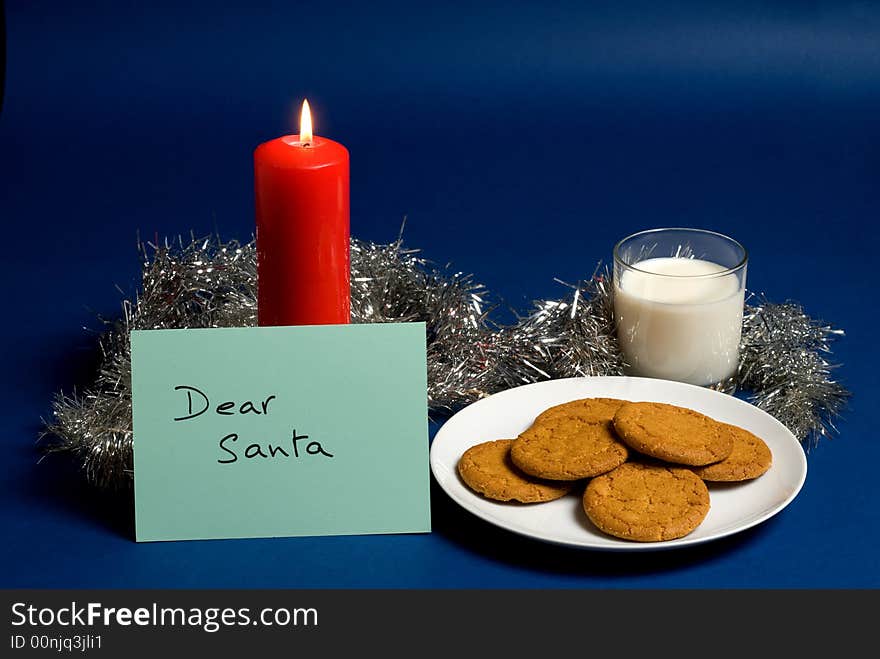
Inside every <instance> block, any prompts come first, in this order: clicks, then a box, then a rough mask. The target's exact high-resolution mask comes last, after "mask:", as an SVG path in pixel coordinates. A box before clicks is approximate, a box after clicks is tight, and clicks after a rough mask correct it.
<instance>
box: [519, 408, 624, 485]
mask: <svg viewBox="0 0 880 659" xmlns="http://www.w3.org/2000/svg"><path fill="white" fill-rule="evenodd" d="M628 456H629V451H628V450H627V448H626V445H625V444H623V443H622V442H621V441H620V440H619V439H618V437H617V435H616V434H615V432H614V428H613V426H612V425H611V422H610V421H605V422H601V421H600V422H588V421H582V420H580V419H578V418H576V417H574V418H572V417H566V416H558V417H551V418H549V419H547V420H544V421H535V423H533V424H532V426H531V427H530V428H528V429H527V430H526V431H524V432H523V433H522V434H520V436H519V437H517V438H516V439H515V440H514V442H513V445H512V446H511V447H510V458H511V460H513V463H514V464H515V465H516V466H517V467H519V468H520V469H521V470H523V471H524V472H525V473H527V474H531V475H532V476H536V477H538V478H549V479H552V480H563V481H570V480H579V479H581V478H589V477H591V476H597V475H599V474H604V473H605V472H606V471H610V470H611V469H614V468H615V467H616V466H618V465H620V464H623V463H624V462H626V459H627V457H628Z"/></svg>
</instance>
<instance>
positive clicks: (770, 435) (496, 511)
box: [431, 377, 807, 551]
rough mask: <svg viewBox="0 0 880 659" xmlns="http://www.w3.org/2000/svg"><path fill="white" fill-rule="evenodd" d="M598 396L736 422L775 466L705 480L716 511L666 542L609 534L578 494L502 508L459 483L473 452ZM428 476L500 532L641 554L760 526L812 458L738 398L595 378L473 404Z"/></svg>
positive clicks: (451, 426)
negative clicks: (736, 479) (552, 410)
mask: <svg viewBox="0 0 880 659" xmlns="http://www.w3.org/2000/svg"><path fill="white" fill-rule="evenodd" d="M595 396H602V397H606V398H620V399H624V400H632V401H655V402H660V403H671V404H674V405H681V406H683V407H689V408H691V409H694V410H697V411H699V412H702V413H704V414H707V415H708V416H711V417H713V418H715V419H718V420H719V421H724V422H726V423H732V424H735V425H738V426H740V427H742V428H745V429H746V430H749V431H751V432H753V433H755V434H756V435H758V436H759V437H761V438H762V439H763V440H764V441H765V442H766V443H767V445H768V446H769V447H770V450H771V451H772V452H773V465H772V466H771V467H770V469H769V470H768V471H767V472H766V473H765V474H764V475H763V476H761V477H760V478H757V479H754V480H751V481H746V482H742V483H723V484H722V483H716V484H713V483H708V484H707V485H708V486H709V497H710V504H711V506H710V509H709V513H708V515H706V519H704V520H703V523H702V524H700V526H698V527H697V528H696V529H695V530H694V531H692V532H691V533H690V534H688V535H686V536H685V537H683V538H678V539H676V540H666V541H663V542H631V541H627V540H621V539H618V538H614V537H611V536H609V535H605V534H604V533H602V532H601V531H599V530H598V529H597V528H596V527H595V526H593V524H592V523H591V522H590V521H589V519H588V518H587V516H586V515H585V514H584V511H583V508H582V507H581V496H580V494H581V493H580V492H577V491H576V492H574V493H572V494H569V495H568V496H565V497H563V498H561V499H557V500H556V501H549V502H544V503H537V504H517V503H501V502H496V501H491V500H489V499H486V498H484V497H482V496H480V495H478V494H476V493H475V492H473V491H472V490H470V489H469V488H468V487H467V486H466V485H465V484H464V483H463V482H462V480H461V478H460V477H459V475H458V470H457V468H456V466H457V464H458V459H459V457H461V454H462V453H464V451H465V450H466V449H467V448H468V447H470V446H473V445H474V444H479V443H481V442H484V441H488V440H492V439H513V438H515V437H516V436H517V435H518V434H519V433H520V432H522V431H523V430H525V429H526V428H527V427H528V426H529V425H530V424H531V423H532V421H533V420H534V418H535V417H536V416H537V415H538V414H539V413H540V412H541V411H542V410H544V409H546V408H548V407H550V406H552V405H556V404H558V403H564V402H566V401H569V400H575V399H578V398H589V397H595ZM431 471H432V472H433V474H434V478H436V479H437V482H438V483H439V484H440V487H442V488H443V489H444V490H445V491H446V493H447V494H448V495H449V496H450V497H452V499H453V500H454V501H455V502H456V503H458V504H459V505H461V506H462V507H463V508H464V509H465V510H468V511H469V512H471V513H473V514H474V515H477V516H478V517H481V518H482V519H484V520H486V521H488V522H491V523H492V524H495V525H496V526H500V527H501V528H504V529H508V530H509V531H513V532H514V533H519V534H521V535H525V536H529V537H531V538H536V539H538V540H544V541H546V542H552V543H556V544H562V545H570V546H574V547H585V548H590V549H601V550H608V551H638V550H653V549H663V548H673V547H684V546H687V545H694V544H698V543H702V542H707V541H709V540H715V539H717V538H722V537H724V536H728V535H731V534H734V533H738V532H739V531H743V530H745V529H747V528H750V527H752V526H755V525H756V524H760V523H761V522H763V521H765V520H767V519H769V518H770V517H772V516H773V515H775V514H776V513H778V512H779V511H780V510H782V509H783V508H785V507H786V506H787V505H788V504H789V503H791V501H792V500H793V499H794V498H795V496H797V493H798V492H799V491H800V489H801V487H802V486H803V484H804V480H805V479H806V476H807V460H806V456H805V455H804V450H803V448H802V447H801V445H800V443H799V442H798V440H797V439H796V438H795V437H794V435H792V434H791V432H790V431H789V430H788V429H787V428H786V427H785V426H783V425H782V424H781V423H780V422H779V421H777V420H776V419H774V418H773V417H772V416H770V415H769V414H767V413H766V412H764V411H762V410H759V409H758V408H757V407H755V406H754V405H750V404H749V403H747V402H745V401H742V400H740V399H738V398H734V397H733V396H729V395H727V394H722V393H718V392H717V391H713V390H711V389H705V388H703V387H697V386H694V385H689V384H683V383H680V382H670V381H667V380H656V379H650V378H634V377H595V378H566V379H559V380H548V381H546V382H538V383H536V384H528V385H524V386H522V387H516V388H514V389H509V390H507V391H502V392H500V393H497V394H494V395H492V396H489V397H487V398H484V399H482V400H479V401H477V402H475V403H473V404H471V405H469V406H468V407H466V408H464V409H463V410H461V411H460V412H458V413H457V414H455V415H454V416H452V417H451V418H450V419H449V420H448V421H447V422H446V423H445V424H443V427H441V428H440V430H439V431H438V432H437V434H436V436H435V437H434V441H433V442H432V444H431Z"/></svg>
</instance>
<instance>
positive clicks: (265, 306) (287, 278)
mask: <svg viewBox="0 0 880 659" xmlns="http://www.w3.org/2000/svg"><path fill="white" fill-rule="evenodd" d="M254 190H255V196H256V215H257V234H256V236H257V238H256V239H257V304H258V306H257V320H258V322H259V324H260V325H330V324H341V323H348V322H349V321H350V316H351V314H350V305H351V298H350V274H349V273H350V255H349V210H348V208H349V193H348V150H347V149H346V148H345V147H344V146H342V145H341V144H339V143H338V142H334V141H332V140H328V139H326V138H323V137H318V136H317V135H314V136H313V135H312V122H311V115H310V113H309V105H308V102H307V101H306V102H304V103H303V110H302V115H301V119H300V134H299V135H287V136H285V137H279V138H277V139H274V140H271V141H269V142H265V143H263V144H261V145H260V146H258V147H257V148H256V150H255V151H254Z"/></svg>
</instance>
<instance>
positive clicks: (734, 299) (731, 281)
mask: <svg viewBox="0 0 880 659" xmlns="http://www.w3.org/2000/svg"><path fill="white" fill-rule="evenodd" d="M747 262H748V254H747V252H746V249H745V248H744V247H743V246H742V245H740V244H739V243H738V242H737V241H735V240H733V239H732V238H728V237H727V236H724V235H722V234H720V233H715V232H713V231H705V230H703V229H675V228H670V229H651V230H649V231H642V232H640V233H636V234H633V235H631V236H628V237H626V238H624V239H623V240H621V241H620V242H619V243H617V245H615V247H614V317H615V321H616V323H617V337H618V341H619V343H620V348H621V352H622V353H623V357H624V359H625V360H626V362H627V364H628V371H627V372H628V374H629V375H638V376H644V377H652V378H663V379H666V380H677V381H679V382H688V383H690V384H697V385H714V384H717V383H719V382H722V381H724V380H725V379H727V378H729V377H730V376H732V375H733V374H734V373H735V371H736V369H737V365H738V363H739V343H740V335H741V332H742V314H743V304H744V302H745V300H744V296H745V286H746V264H747Z"/></svg>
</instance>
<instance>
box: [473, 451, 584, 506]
mask: <svg viewBox="0 0 880 659" xmlns="http://www.w3.org/2000/svg"><path fill="white" fill-rule="evenodd" d="M512 443H513V440H512V439H496V440H494V441H489V442H483V443H482V444H477V445H476V446H472V447H470V448H469V449H468V450H466V451H465V452H464V453H463V454H462V456H461V458H460V459H459V461H458V473H459V475H461V478H462V480H463V481H464V482H465V484H466V485H467V486H468V487H470V488H471V489H472V490H474V491H475V492H479V493H480V494H482V495H483V496H485V497H487V498H489V499H494V500H496V501H520V502H522V503H537V502H539V501H552V500H554V499H559V498H560V497H563V496H565V495H566V494H568V493H569V492H570V491H571V490H572V488H573V487H574V485H575V484H574V483H573V482H552V481H551V482H546V481H543V480H541V479H538V478H534V477H532V476H529V475H528V474H524V473H522V472H521V471H520V470H519V469H517V468H516V467H515V466H514V465H513V463H512V462H511V461H510V445H511V444H512Z"/></svg>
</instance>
